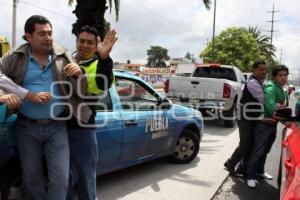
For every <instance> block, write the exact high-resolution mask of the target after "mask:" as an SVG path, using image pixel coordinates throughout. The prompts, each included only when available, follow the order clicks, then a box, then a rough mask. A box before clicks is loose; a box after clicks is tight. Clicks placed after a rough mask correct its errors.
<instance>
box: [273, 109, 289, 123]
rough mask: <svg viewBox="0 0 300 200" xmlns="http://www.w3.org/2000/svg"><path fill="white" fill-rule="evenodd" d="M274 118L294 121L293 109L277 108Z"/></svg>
mask: <svg viewBox="0 0 300 200" xmlns="http://www.w3.org/2000/svg"><path fill="white" fill-rule="evenodd" d="M273 118H274V119H277V120H281V121H292V109H291V108H282V109H279V110H276V112H275V113H274V114H273Z"/></svg>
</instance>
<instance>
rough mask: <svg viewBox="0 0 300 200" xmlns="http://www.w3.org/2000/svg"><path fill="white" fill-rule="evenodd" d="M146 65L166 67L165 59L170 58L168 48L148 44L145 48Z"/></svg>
mask: <svg viewBox="0 0 300 200" xmlns="http://www.w3.org/2000/svg"><path fill="white" fill-rule="evenodd" d="M147 55H148V63H147V66H148V67H166V66H167V65H166V63H165V61H167V60H170V57H169V56H168V50H167V49H165V48H163V47H160V46H150V49H148V50H147Z"/></svg>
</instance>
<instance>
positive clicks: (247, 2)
mask: <svg viewBox="0 0 300 200" xmlns="http://www.w3.org/2000/svg"><path fill="white" fill-rule="evenodd" d="M40 2H43V3H40ZM273 3H275V9H276V10H279V12H277V13H275V19H276V20H277V19H278V20H280V21H279V22H276V23H275V24H274V29H275V30H279V32H274V44H275V45H276V47H277V49H279V50H280V48H281V47H282V49H283V55H282V61H283V63H285V64H287V65H288V66H289V67H291V68H292V69H293V70H295V69H297V68H299V66H298V63H300V60H299V59H300V57H299V56H298V55H297V51H298V49H299V48H300V40H299V39H300V38H299V37H300V36H299V35H300V34H299V33H300V27H298V24H299V23H300V15H299V14H298V12H299V10H300V1H297V0H290V1H289V2H288V3H287V2H286V1H284V0H265V1H261V0H240V1H236V0H222V1H217V13H216V34H218V33H220V32H221V31H223V30H224V29H226V28H228V27H233V26H244V27H248V26H258V27H259V28H261V29H263V30H265V32H264V33H265V34H267V35H269V34H270V33H269V32H267V31H268V30H270V28H271V24H270V23H268V22H266V21H269V20H271V14H270V13H268V12H267V11H270V10H272V5H273ZM29 4H30V5H29ZM73 9H74V6H73V7H69V6H68V5H67V0H65V1H60V4H59V5H58V3H57V1H52V0H30V1H29V0H20V3H19V5H18V18H17V19H18V39H17V44H21V43H22V42H23V41H22V39H21V36H22V34H23V25H24V22H25V20H26V19H27V18H28V17H29V16H31V15H32V14H42V15H45V16H47V17H48V18H49V19H50V20H51V21H52V23H53V27H54V37H55V40H56V42H58V43H60V44H62V45H64V46H66V47H67V48H69V49H71V50H74V48H75V42H74V40H75V38H74V36H73V35H72V34H71V29H72V27H71V26H72V23H74V22H75V16H74V15H73V14H72V10H73ZM0 10H1V13H0V17H1V18H0V27H1V29H0V34H2V35H5V36H6V37H8V38H9V39H11V23H12V21H11V11H12V2H11V1H7V2H4V3H1V4H0ZM106 18H107V19H108V21H109V22H110V23H111V27H112V28H115V29H116V30H117V32H118V37H119V39H118V42H117V44H116V46H115V47H114V49H113V52H112V57H113V58H114V60H116V61H121V62H125V61H126V60H127V59H131V60H132V61H136V62H144V63H145V62H146V57H147V55H146V52H147V49H149V47H150V45H161V46H163V47H164V48H167V49H168V50H169V55H170V56H171V57H180V56H184V55H185V54H186V52H188V51H189V52H191V53H192V54H194V55H195V56H198V55H199V53H200V52H201V51H202V50H203V49H204V48H205V46H206V44H205V43H206V40H207V39H209V40H210V39H211V38H212V27H213V4H212V8H211V10H210V11H208V10H206V9H205V7H204V5H203V2H202V0H189V1H187V0H176V1H170V0H143V1H139V0H121V7H120V19H119V22H117V23H116V22H115V15H114V13H112V14H109V12H107V13H106ZM3 19H5V20H3ZM279 54H280V51H278V52H277V55H278V58H279Z"/></svg>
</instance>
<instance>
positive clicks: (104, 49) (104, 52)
mask: <svg viewBox="0 0 300 200" xmlns="http://www.w3.org/2000/svg"><path fill="white" fill-rule="evenodd" d="M117 39H118V38H117V37H116V31H115V30H114V29H113V30H110V31H108V33H107V34H106V36H105V38H104V40H103V42H102V41H101V39H100V37H98V39H97V50H98V53H99V55H100V58H101V59H106V58H108V57H109V53H110V52H111V49H112V47H113V46H114V44H115V42H116V41H117Z"/></svg>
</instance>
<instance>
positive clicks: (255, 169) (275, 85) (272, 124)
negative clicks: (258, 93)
mask: <svg viewBox="0 0 300 200" xmlns="http://www.w3.org/2000/svg"><path fill="white" fill-rule="evenodd" d="M288 74H289V70H288V68H287V67H286V66H285V65H277V66H275V67H274V68H273V70H272V80H271V81H269V82H268V83H267V84H266V85H265V87H264V114H263V119H262V121H261V122H259V124H258V126H257V128H255V130H254V133H253V134H254V145H253V148H252V152H251V155H250V157H249V160H248V163H247V185H248V186H249V187H251V188H255V187H256V180H255V177H261V178H265V179H272V178H273V177H272V176H271V175H269V174H267V173H266V172H265V171H264V165H265V162H266V158H267V154H268V153H269V152H270V150H271V148H272V145H273V143H274V141H275V139H276V132H277V121H276V120H274V119H272V115H273V113H274V112H275V111H276V110H278V109H280V108H284V107H286V106H287V105H288V99H287V95H286V92H285V90H284V89H283V87H284V85H285V84H286V83H287V78H288Z"/></svg>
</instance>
